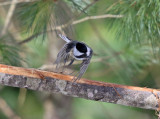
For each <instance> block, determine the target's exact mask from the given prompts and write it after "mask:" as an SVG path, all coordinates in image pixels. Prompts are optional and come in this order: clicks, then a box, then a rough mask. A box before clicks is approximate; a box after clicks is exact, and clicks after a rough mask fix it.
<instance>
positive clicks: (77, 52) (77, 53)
mask: <svg viewBox="0 0 160 119" xmlns="http://www.w3.org/2000/svg"><path fill="white" fill-rule="evenodd" d="M73 55H74V56H80V55H83V53H81V52H79V51H78V50H77V48H76V47H74V50H73Z"/></svg>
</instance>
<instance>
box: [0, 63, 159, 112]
mask: <svg viewBox="0 0 160 119" xmlns="http://www.w3.org/2000/svg"><path fill="white" fill-rule="evenodd" d="M72 78H73V77H72V76H69V75H63V74H58V73H54V72H46V71H41V70H36V69H25V68H20V67H13V66H7V65H2V64H0V84H1V85H7V86H12V87H18V88H27V89H31V90H35V91H47V92H51V93H61V94H63V95H67V96H72V97H79V98H85V99H88V100H95V101H102V102H109V103H115V104H121V105H126V106H133V107H139V108H145V109H153V110H155V109H157V108H158V105H159V104H158V102H159V97H158V95H159V94H160V91H159V90H156V89H150V88H141V87H134V86H125V85H118V84H111V83H104V82H98V81H91V80H86V79H81V80H79V81H77V82H76V83H72V82H71V80H72Z"/></svg>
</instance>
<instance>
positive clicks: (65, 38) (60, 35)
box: [59, 34, 71, 43]
mask: <svg viewBox="0 0 160 119" xmlns="http://www.w3.org/2000/svg"><path fill="white" fill-rule="evenodd" d="M59 37H61V38H62V39H63V40H64V41H66V42H67V43H69V42H71V40H70V39H69V38H67V37H66V36H63V35H62V34H59Z"/></svg>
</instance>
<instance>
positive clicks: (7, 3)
mask: <svg viewBox="0 0 160 119" xmlns="http://www.w3.org/2000/svg"><path fill="white" fill-rule="evenodd" d="M35 1H38V0H18V1H16V2H15V3H16V4H18V3H23V2H35ZM10 4H12V1H7V2H0V6H4V5H10Z"/></svg>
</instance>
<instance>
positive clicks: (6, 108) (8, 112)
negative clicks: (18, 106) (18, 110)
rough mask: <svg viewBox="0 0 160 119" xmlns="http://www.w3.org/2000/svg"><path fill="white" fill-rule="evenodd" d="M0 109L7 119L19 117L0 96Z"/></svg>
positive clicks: (18, 118)
mask: <svg viewBox="0 0 160 119" xmlns="http://www.w3.org/2000/svg"><path fill="white" fill-rule="evenodd" d="M0 110H1V111H2V112H3V113H4V114H5V115H6V116H7V117H8V118H9V119H21V118H20V117H19V116H17V115H16V114H15V113H14V112H13V110H12V109H11V108H10V107H9V105H8V104H7V103H6V101H5V100H4V99H2V98H0Z"/></svg>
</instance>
